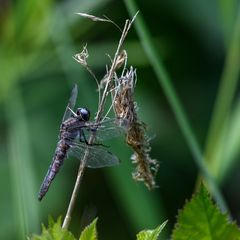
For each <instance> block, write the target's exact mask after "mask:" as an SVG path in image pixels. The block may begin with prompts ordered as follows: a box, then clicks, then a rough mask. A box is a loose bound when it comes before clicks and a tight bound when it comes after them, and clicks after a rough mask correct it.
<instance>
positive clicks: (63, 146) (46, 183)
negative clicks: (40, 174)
mask: <svg viewBox="0 0 240 240" xmlns="http://www.w3.org/2000/svg"><path fill="white" fill-rule="evenodd" d="M69 148H70V146H69V145H68V144H67V143H66V141H65V140H64V139H62V140H60V141H59V142H58V145H57V148H56V151H55V154H54V157H53V160H52V163H51V165H50V167H49V169H48V172H47V174H46V176H45V178H44V180H43V183H42V185H41V188H40V191H39V194H38V200H40V201H41V200H42V198H43V197H44V196H45V194H46V193H47V191H48V189H49V187H50V184H51V183H52V181H53V179H54V178H55V176H56V174H57V173H58V171H59V169H60V167H61V166H62V164H63V162H64V159H65V157H66V154H67V150H68V149H69Z"/></svg>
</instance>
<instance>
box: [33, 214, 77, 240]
mask: <svg viewBox="0 0 240 240" xmlns="http://www.w3.org/2000/svg"><path fill="white" fill-rule="evenodd" d="M63 239H64V240H76V238H75V237H74V236H73V234H72V233H71V232H69V231H68V230H66V229H63V228H62V226H61V217H59V218H58V219H57V222H54V220H53V218H52V217H49V218H48V228H46V227H45V226H44V225H42V234H41V235H34V236H33V237H31V240H63Z"/></svg>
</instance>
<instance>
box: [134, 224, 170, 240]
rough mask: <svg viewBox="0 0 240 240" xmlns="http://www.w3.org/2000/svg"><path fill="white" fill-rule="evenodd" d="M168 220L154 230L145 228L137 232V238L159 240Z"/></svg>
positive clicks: (139, 239) (138, 239)
mask: <svg viewBox="0 0 240 240" xmlns="http://www.w3.org/2000/svg"><path fill="white" fill-rule="evenodd" d="M166 224H167V221H165V222H164V223H162V224H161V225H159V226H158V227H157V228H155V229H153V230H143V231H141V232H139V233H138V234H137V240H157V239H158V236H159V234H160V233H161V231H162V230H163V228H164V227H165V225H166Z"/></svg>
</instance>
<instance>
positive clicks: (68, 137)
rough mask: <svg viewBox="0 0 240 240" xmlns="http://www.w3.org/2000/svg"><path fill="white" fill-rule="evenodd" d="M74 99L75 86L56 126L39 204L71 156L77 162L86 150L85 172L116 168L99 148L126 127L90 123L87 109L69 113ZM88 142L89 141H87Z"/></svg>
mask: <svg viewBox="0 0 240 240" xmlns="http://www.w3.org/2000/svg"><path fill="white" fill-rule="evenodd" d="M77 95H78V88H77V85H75V86H74V87H73V89H72V92H71V96H70V98H69V101H68V104H67V107H66V110H65V113H64V115H63V119H62V123H61V125H60V134H59V137H58V138H59V141H58V143H57V147H56V150H55V153H54V156H53V159H52V162H51V164H50V166H49V168H48V171H47V174H46V176H45V178H44V180H43V183H42V185H41V187H40V190H39V194H38V199H39V201H41V200H42V198H43V197H44V196H45V194H46V193H47V191H48V189H49V187H50V185H51V183H52V181H53V179H54V178H55V176H56V174H57V173H58V172H59V170H60V168H61V166H62V165H63V163H64V160H65V159H66V158H67V157H68V156H74V157H76V158H77V159H79V160H80V161H81V160H82V159H83V156H84V154H85V152H86V150H87V149H88V152H87V160H86V165H85V166H86V167H88V168H102V167H110V166H114V165H117V164H119V159H118V157H117V156H115V155H114V154H112V153H111V152H110V151H108V147H107V146H105V145H103V144H102V141H104V140H108V139H111V138H113V137H117V136H119V135H121V134H123V133H124V132H125V127H124V125H126V123H124V121H122V120H121V119H120V118H111V119H106V120H104V121H100V122H99V123H95V122H90V121H89V119H90V111H89V110H88V109H87V108H77V110H76V112H74V111H73V109H74V107H75V103H76V100H77ZM90 138H91V141H89V140H90Z"/></svg>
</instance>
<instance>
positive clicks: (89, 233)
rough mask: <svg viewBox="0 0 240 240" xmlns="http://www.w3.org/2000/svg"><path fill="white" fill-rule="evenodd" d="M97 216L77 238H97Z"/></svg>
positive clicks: (80, 239)
mask: <svg viewBox="0 0 240 240" xmlns="http://www.w3.org/2000/svg"><path fill="white" fill-rule="evenodd" d="M97 220H98V219H97V218H95V219H94V220H93V221H92V223H91V224H90V225H88V226H87V227H85V229H84V230H83V231H82V233H81V236H80V238H79V240H97V239H98V237H97V229H96V224H97Z"/></svg>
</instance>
